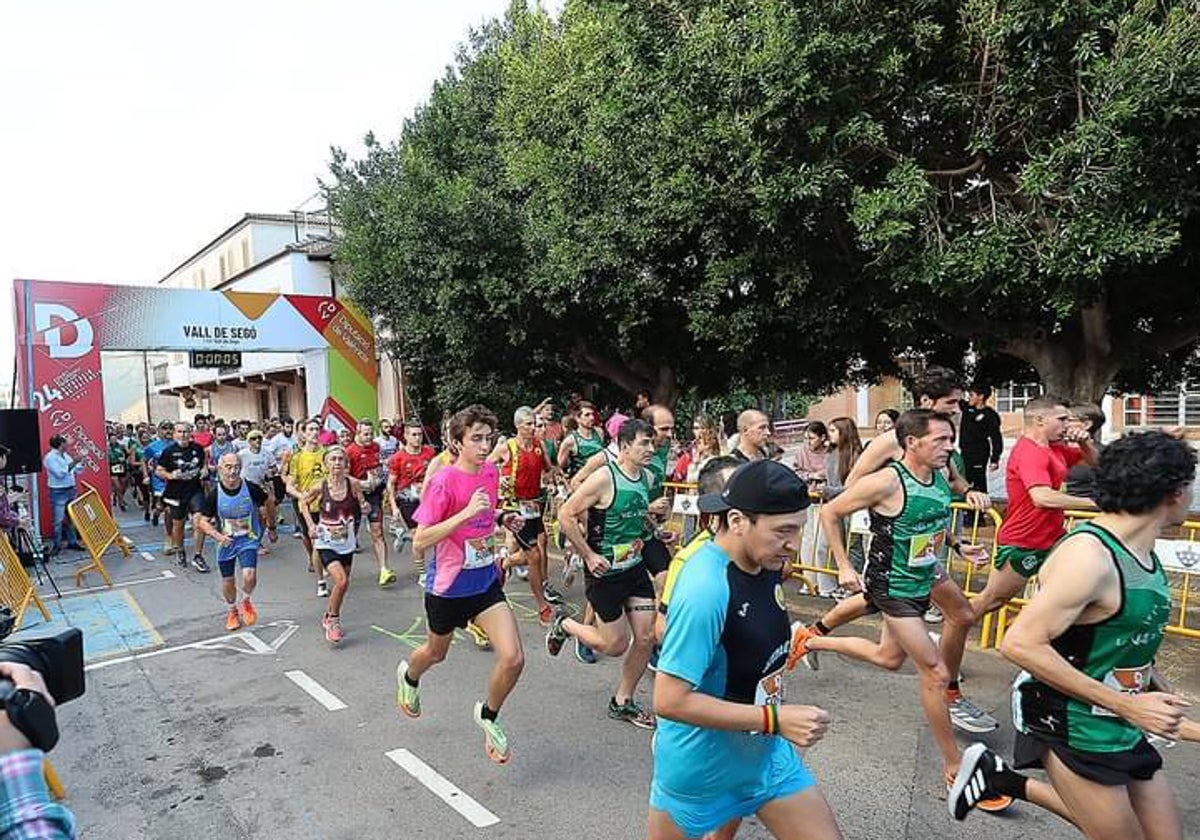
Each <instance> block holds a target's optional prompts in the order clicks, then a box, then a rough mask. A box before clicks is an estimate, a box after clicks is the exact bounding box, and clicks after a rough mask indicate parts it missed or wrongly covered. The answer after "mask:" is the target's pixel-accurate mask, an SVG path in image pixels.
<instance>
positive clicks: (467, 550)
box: [463, 537, 496, 569]
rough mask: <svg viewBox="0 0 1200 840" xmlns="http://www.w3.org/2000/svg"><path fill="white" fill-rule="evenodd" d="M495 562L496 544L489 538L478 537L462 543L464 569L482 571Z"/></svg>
mask: <svg viewBox="0 0 1200 840" xmlns="http://www.w3.org/2000/svg"><path fill="white" fill-rule="evenodd" d="M495 562H496V543H495V540H493V539H492V538H491V537H480V538H479V539H474V540H467V541H466V542H465V543H463V568H464V569H484V568H487V567H488V566H492V565H494V564H495Z"/></svg>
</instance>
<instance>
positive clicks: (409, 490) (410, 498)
mask: <svg viewBox="0 0 1200 840" xmlns="http://www.w3.org/2000/svg"><path fill="white" fill-rule="evenodd" d="M396 498H398V499H399V500H400V501H402V502H416V501H420V498H421V497H420V496H419V495H418V494H417V488H416V487H405V488H404V489H403V490H401V491H400V492H399V493H398V494H397V495H396Z"/></svg>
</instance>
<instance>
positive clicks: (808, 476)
mask: <svg viewBox="0 0 1200 840" xmlns="http://www.w3.org/2000/svg"><path fill="white" fill-rule="evenodd" d="M828 454H829V429H828V428H827V427H826V426H825V424H824V423H822V422H821V421H820V420H810V421H809V422H808V425H807V426H805V427H804V445H803V446H802V447H800V451H799V452H797V453H796V457H795V458H794V459H793V460H792V468H793V469H795V470H796V473H797V474H798V475H799V476H800V480H801V481H803V482H804V483H805V484H807V485H808V487H809V490H819V489H820V486H821V485H822V484H824V483H825V460H826V456H827V455H828Z"/></svg>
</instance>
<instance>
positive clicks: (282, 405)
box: [275, 385, 291, 417]
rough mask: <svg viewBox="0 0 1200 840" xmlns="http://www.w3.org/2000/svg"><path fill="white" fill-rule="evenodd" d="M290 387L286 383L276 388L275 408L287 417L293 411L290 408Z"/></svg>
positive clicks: (281, 415)
mask: <svg viewBox="0 0 1200 840" xmlns="http://www.w3.org/2000/svg"><path fill="white" fill-rule="evenodd" d="M288 405H289V403H288V389H287V386H286V385H279V386H277V387H276V388H275V408H276V411H277V413H278V416H280V417H287V416H288V415H289V414H290V413H291V411H290V409H289V408H288Z"/></svg>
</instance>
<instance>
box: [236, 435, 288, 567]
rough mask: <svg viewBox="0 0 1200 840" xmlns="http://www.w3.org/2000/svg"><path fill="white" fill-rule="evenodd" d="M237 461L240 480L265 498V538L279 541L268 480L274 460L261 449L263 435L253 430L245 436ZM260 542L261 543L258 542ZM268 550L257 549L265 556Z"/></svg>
mask: <svg viewBox="0 0 1200 840" xmlns="http://www.w3.org/2000/svg"><path fill="white" fill-rule="evenodd" d="M237 456H238V460H239V461H241V464H242V478H244V479H245V480H246V481H249V482H250V483H251V484H253V485H255V486H257V487H258V488H259V489H260V490H262V491H263V495H264V496H265V497H266V502H264V503H263V505H262V507H263V523H264V526H265V528H266V532H267V538H268V539H269V540H270V541H271V542H277V541H278V540H279V534H278V532H277V531H276V525H275V523H276V518H277V517H276V513H275V490H274V487H273V486H272V485H273V482H272V481H271V480H270V474H271V470H272V469H273V468H274V466H275V459H274V458H273V457H272V456H271V455H270V453H268V452H267V451H266V450H265V449H263V433H262V432H260V431H259V430H258V429H253V430H251V432H250V433H249V434H248V435H246V448H245V449H243V450H241V451H239V452H238V453H237ZM260 542H261V541H260ZM269 552H270V549H269V548H267V547H266V546H261V547H260V548H259V553H261V554H267V553H269Z"/></svg>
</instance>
